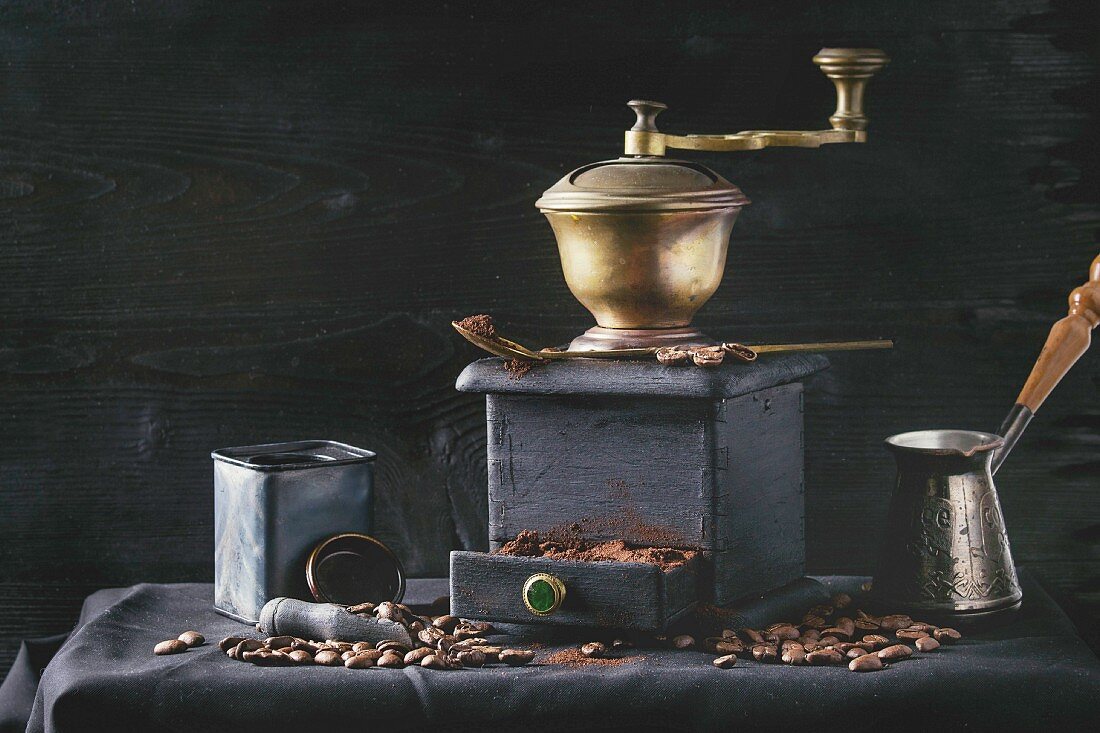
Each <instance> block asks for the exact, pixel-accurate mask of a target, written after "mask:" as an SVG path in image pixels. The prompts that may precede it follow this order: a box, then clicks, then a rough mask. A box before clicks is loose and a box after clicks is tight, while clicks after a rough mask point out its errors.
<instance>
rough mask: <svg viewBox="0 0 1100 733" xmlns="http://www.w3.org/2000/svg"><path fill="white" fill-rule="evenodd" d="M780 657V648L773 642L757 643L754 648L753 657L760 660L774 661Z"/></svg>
mask: <svg viewBox="0 0 1100 733" xmlns="http://www.w3.org/2000/svg"><path fill="white" fill-rule="evenodd" d="M778 657H779V650H778V649H776V648H775V647H774V646H772V645H771V644H757V645H756V646H754V647H753V648H752V658H753V659H755V660H756V661H758V662H774V661H775V660H776V659H777V658H778Z"/></svg>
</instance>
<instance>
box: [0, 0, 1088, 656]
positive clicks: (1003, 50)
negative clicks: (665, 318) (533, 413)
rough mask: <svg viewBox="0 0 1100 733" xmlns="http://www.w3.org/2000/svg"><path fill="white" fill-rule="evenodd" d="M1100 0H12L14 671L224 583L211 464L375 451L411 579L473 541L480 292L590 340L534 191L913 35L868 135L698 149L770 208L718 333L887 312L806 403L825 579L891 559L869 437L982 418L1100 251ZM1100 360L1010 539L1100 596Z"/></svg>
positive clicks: (2, 159)
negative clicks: (129, 588)
mask: <svg viewBox="0 0 1100 733" xmlns="http://www.w3.org/2000/svg"><path fill="white" fill-rule="evenodd" d="M1090 5H1091V3H1085V2H1081V3H1070V2H1065V3H1062V2H1055V3H1054V4H1053V5H1050V4H1048V3H1046V2H1042V1H1041V0H998V1H997V2H977V1H976V0H970V1H968V2H959V1H958V0H937V1H936V2H921V3H916V2H910V1H909V0H897V1H895V2H880V1H877V0H862V1H860V2H845V3H834V2H826V1H824V0H821V1H820V2H777V3H770V2H769V3H762V2H744V3H707V2H686V1H684V0H668V1H667V2H651V3H645V4H643V3H621V2H598V3H596V2H589V3H576V4H572V5H570V4H566V3H537V4H536V3H515V4H509V5H503V4H502V5H495V4H485V3H482V4H476V5H466V4H461V3H452V4H450V5H442V4H440V5H424V6H418V5H417V4H415V3H411V2H406V3H387V4H386V6H387V8H386V9H383V8H382V7H378V6H373V5H370V4H363V3H353V2H347V3H334V2H265V3H239V2H216V1H214V0H208V1H202V0H200V1H196V2H168V1H162V2H148V3H140V2H139V3H131V2H122V1H119V2H106V3H104V2H65V1H63V0H53V1H52V2H47V1H44V0H35V1H25V0H24V1H15V2H7V3H4V4H3V6H0V92H2V93H0V217H2V218H0V222H2V223H0V232H2V236H0V278H2V279H0V283H2V284H0V670H2V669H5V668H6V667H7V665H8V664H9V662H10V659H11V657H12V655H13V654H14V651H15V649H16V648H17V644H18V639H19V638H21V637H24V636H33V635H41V634H46V633H51V632H58V631H61V630H64V629H65V628H67V627H68V626H69V625H70V624H71V623H72V621H73V620H74V618H75V616H76V613H77V610H78V608H79V605H80V602H81V599H82V597H83V596H84V595H85V594H87V593H88V592H90V591H92V590H94V589H96V588H99V587H103V586H111V585H125V584H132V583H138V582H142V581H165V582H167V581H193V580H210V579H211V576H212V560H211V553H212V539H211V534H212V499H211V493H212V492H211V466H210V459H209V451H210V450H211V449H212V448H216V447H223V446H231V445H240V444H247V443H254V442H264V441H277V440H284V439H293V438H300V437H331V438H336V439H340V440H343V441H347V442H350V443H353V444H355V445H359V446H363V447H367V448H371V449H374V450H376V451H377V452H378V453H379V454H380V457H381V460H380V461H379V463H378V478H379V488H380V496H379V506H378V515H379V521H378V524H379V530H378V534H379V536H380V537H382V538H383V539H384V540H385V541H386V542H388V543H390V544H391V545H392V546H393V547H394V548H395V549H396V550H397V551H398V552H399V553H400V554H401V555H402V556H403V557H404V559H405V562H406V565H407V567H408V569H409V570H410V571H411V574H414V575H438V574H442V573H444V572H445V571H446V567H447V552H448V551H449V550H451V549H452V548H458V547H467V548H481V547H484V546H485V544H486V506H485V491H486V476H485V458H484V454H485V430H484V423H483V419H484V417H483V404H482V401H481V400H479V399H478V398H476V397H471V396H464V395H459V394H458V393H456V392H455V391H454V390H453V388H452V385H453V380H454V378H455V376H456V375H457V374H458V372H459V370H460V369H461V368H462V366H463V365H464V364H465V363H466V362H468V361H469V360H471V359H473V358H475V357H477V356H478V355H479V354H478V353H477V352H476V351H475V350H474V349H473V348H472V347H470V346H468V345H467V344H465V342H462V341H461V340H459V339H458V337H457V336H456V335H454V334H453V333H452V332H451V331H450V328H449V325H448V322H449V321H450V320H451V319H452V318H455V317H461V316H464V315H467V314H470V313H474V312H481V311H485V312H490V313H492V314H493V315H494V316H496V317H497V319H498V320H499V321H500V322H501V323H502V325H503V327H504V328H506V329H507V332H508V333H511V334H514V335H515V336H516V337H517V339H518V340H521V341H524V342H529V343H533V344H552V343H559V342H561V341H563V340H566V339H567V338H568V337H570V336H572V335H574V334H575V333H577V332H579V331H580V330H582V329H583V328H585V327H587V326H588V325H589V323H590V321H589V317H588V315H587V314H586V313H585V312H584V311H583V309H582V308H581V307H580V305H579V304H578V303H577V302H576V301H575V300H574V299H573V298H572V297H571V296H570V294H569V292H568V290H567V289H566V287H565V284H564V282H563V280H562V277H561V271H560V266H559V263H558V258H557V253H556V250H555V245H554V240H553V237H552V235H551V232H550V228H549V226H548V225H547V224H546V222H545V221H544V220H543V219H542V218H541V216H540V215H539V214H538V213H537V211H536V210H535V209H534V207H533V206H532V204H533V202H534V200H535V198H536V197H537V196H538V195H539V193H540V192H541V191H542V190H543V189H544V188H546V187H548V186H549V185H551V184H552V183H554V182H555V181H556V180H557V179H558V178H559V177H560V176H561V175H562V174H564V173H565V172H567V171H568V170H570V169H572V168H574V167H576V166H578V165H580V164H582V163H586V162H589V161H592V160H599V159H604V158H609V157H614V156H616V155H618V154H619V152H620V150H621V148H620V146H621V138H622V131H623V130H624V129H625V128H626V127H628V126H629V125H630V124H631V120H632V117H631V115H630V113H629V111H628V110H627V109H626V108H625V107H624V106H623V104H624V102H626V100H628V99H631V98H634V97H643V98H653V99H659V100H662V101H664V102H666V103H668V104H669V105H670V107H671V109H670V111H669V112H667V113H665V115H664V116H663V117H662V120H661V121H662V124H663V125H664V128H665V129H668V130H670V131H701V132H720V131H733V130H738V129H745V128H768V127H779V128H784V127H786V128H790V127H798V128H816V127H821V126H824V125H825V124H826V118H827V116H828V114H829V113H830V112H831V111H832V108H833V107H832V104H833V91H832V86H831V84H829V83H828V82H827V81H826V80H825V79H824V77H822V76H821V74H820V72H819V71H818V70H817V69H816V67H814V66H813V65H812V64H811V63H810V57H811V56H812V55H813V53H814V52H815V51H817V49H818V48H819V47H821V46H823V45H840V44H861V45H878V46H881V47H882V48H884V49H886V50H887V51H888V52H889V53H890V55H891V56H892V57H893V63H891V64H890V66H889V67H887V70H886V71H885V72H883V73H882V74H881V75H880V76H879V77H878V78H877V79H876V80H875V81H873V82H872V85H871V89H870V92H869V102H868V107H869V113H870V116H871V120H872V128H871V136H872V142H871V144H869V145H866V146H850V145H848V146H832V147H828V148H823V149H821V150H816V151H814V150H765V151H760V152H754V153H742V154H737V155H728V156H702V157H700V158H699V159H701V160H703V161H704V162H706V163H707V164H709V165H711V166H712V167H714V168H715V169H717V170H718V171H719V172H721V173H722V174H724V175H725V176H727V177H728V178H730V179H731V180H733V181H734V182H736V183H738V184H739V185H740V186H741V187H742V188H743V189H744V190H745V192H746V193H747V194H748V195H749V197H750V198H752V199H753V201H754V203H753V205H752V206H751V207H749V208H748V209H746V210H745V212H744V213H743V214H742V216H741V219H740V221H739V222H738V224H737V226H736V228H735V230H734V234H733V242H732V247H731V251H730V257H729V263H728V267H727V273H726V278H725V281H724V284H723V286H722V287H721V289H720V290H719V292H718V293H717V295H716V296H715V297H714V299H713V300H712V301H711V302H710V303H709V304H708V305H707V307H706V308H705V309H704V311H703V313H702V314H701V316H700V319H699V322H700V323H701V324H702V325H704V326H706V327H707V328H708V329H710V330H711V331H713V332H714V333H717V334H721V335H722V336H724V337H727V338H730V339H738V340H743V341H749V342H751V341H754V340H772V341H775V340H794V339H806V340H824V339H848V338H860V337H877V336H891V337H895V338H897V339H898V348H897V349H896V350H894V351H893V352H891V353H873V354H872V353H867V354H847V355H837V356H836V357H835V358H834V368H833V369H832V370H831V371H830V372H829V373H827V374H826V375H825V376H823V377H821V378H818V379H817V380H816V382H815V383H813V385H812V386H811V387H810V389H809V391H808V393H807V443H808V446H807V487H808V488H807V511H808V517H809V518H808V522H807V524H808V526H807V541H808V554H809V558H810V563H811V569H812V570H816V571H852V572H867V571H868V570H869V569H870V567H871V566H872V565H873V561H874V556H875V553H876V549H875V548H876V542H877V537H878V532H879V529H880V526H881V521H882V519H883V516H884V513H885V509H886V501H887V497H888V494H889V491H890V484H891V479H892V471H893V469H892V465H891V460H890V458H889V457H888V455H887V454H886V453H885V452H884V451H883V450H882V449H881V447H880V441H881V439H882V437H884V436H886V435H889V434H891V433H894V432H898V431H901V430H906V429H917V428H922V427H935V426H943V427H946V426H957V427H976V428H985V429H995V428H996V427H997V425H998V424H999V422H1000V419H1001V417H1002V416H1003V414H1004V413H1005V412H1006V411H1007V409H1008V408H1009V406H1010V405H1011V404H1012V402H1013V399H1014V397H1015V395H1016V392H1017V390H1018V389H1019V387H1020V385H1021V384H1022V382H1023V380H1024V378H1025V377H1026V375H1027V372H1028V370H1029V368H1030V364H1031V362H1032V360H1033V359H1034V357H1035V355H1036V353H1037V351H1038V349H1039V346H1040V345H1041V343H1042V340H1043V338H1044V337H1045V333H1046V330H1047V328H1048V327H1049V325H1050V323H1051V322H1053V321H1054V320H1055V319H1057V318H1059V317H1061V316H1062V315H1063V314H1064V312H1065V296H1066V294H1067V293H1068V291H1069V290H1070V289H1071V288H1073V287H1074V286H1075V285H1077V284H1079V283H1080V282H1081V281H1082V280H1083V279H1084V277H1085V274H1086V269H1087V266H1088V264H1089V262H1090V261H1091V260H1092V258H1093V257H1094V256H1095V255H1096V254H1097V252H1098V251H1100V246H1098V244H1097V228H1098V226H1097V225H1098V218H1100V216H1098V215H1100V210H1098V206H1097V201H1098V198H1100V180H1098V165H1097V163H1098V160H1097V158H1098V153H1097V150H1098V149H1100V130H1098V125H1097V117H1098V102H1097V100H1098V99H1100V95H1098V93H1097V91H1098V90H1097V86H1098V85H1097V54H1098V45H1097V33H1096V27H1097V23H1096V19H1095V17H1093V16H1092V15H1091V12H1090V11H1089V10H1088V7H1089V6H1090ZM1098 392H1100V353H1097V352H1096V351H1094V353H1092V354H1090V355H1088V356H1086V357H1085V358H1084V359H1083V360H1082V362H1081V363H1080V365H1079V366H1078V368H1077V369H1076V371H1075V372H1073V373H1072V374H1071V375H1070V376H1069V377H1068V378H1067V379H1066V380H1065V381H1064V383H1063V384H1062V386H1061V387H1060V388H1059V390H1058V392H1056V393H1055V395H1054V396H1053V397H1052V398H1051V399H1050V401H1049V402H1048V404H1047V405H1045V406H1044V408H1043V410H1042V411H1041V413H1040V415H1039V417H1038V418H1037V420H1036V422H1035V424H1034V425H1033V427H1032V428H1031V430H1030V433H1029V434H1028V436H1027V437H1026V438H1025V440H1024V442H1023V443H1022V444H1021V446H1020V447H1019V448H1018V450H1017V452H1016V454H1015V455H1014V456H1013V457H1012V459H1011V461H1010V462H1009V463H1008V464H1006V466H1005V469H1004V470H1003V471H1002V472H1001V474H999V476H998V483H999V484H1000V490H1001V496H1002V501H1003V504H1004V509H1005V513H1006V516H1007V522H1008V526H1009V530H1010V537H1011V538H1012V542H1013V548H1014V550H1015V553H1016V556H1017V559H1018V560H1019V561H1021V562H1023V563H1026V564H1027V565H1029V566H1031V567H1032V568H1033V569H1034V570H1035V571H1036V572H1038V573H1039V575H1040V577H1041V578H1043V579H1044V580H1045V581H1046V582H1047V583H1048V584H1049V585H1050V586H1051V587H1052V588H1054V589H1056V590H1057V591H1059V592H1060V593H1061V594H1062V597H1063V598H1064V599H1065V600H1066V601H1067V602H1068V603H1069V604H1070V606H1071V607H1072V608H1073V609H1075V612H1076V613H1077V614H1078V618H1079V619H1089V618H1096V617H1097V615H1098V614H1097V611H1098V610H1100V491H1098V489H1100V453H1098V446H1100V399H1098V397H1100V394H1098Z"/></svg>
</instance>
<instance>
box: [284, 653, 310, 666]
mask: <svg viewBox="0 0 1100 733" xmlns="http://www.w3.org/2000/svg"><path fill="white" fill-rule="evenodd" d="M287 656H288V657H290V658H291V659H293V660H294V662H295V663H296V664H313V655H312V654H310V653H309V652H307V651H303V650H301V649H295V650H294V651H292V652H291V653H290V654H288V655H287Z"/></svg>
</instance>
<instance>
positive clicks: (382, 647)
mask: <svg viewBox="0 0 1100 733" xmlns="http://www.w3.org/2000/svg"><path fill="white" fill-rule="evenodd" d="M375 648H376V649H377V650H378V651H380V652H388V651H394V652H397V653H399V654H400V655H401V656H405V655H406V654H408V653H409V652H411V651H412V649H409V647H408V646H407V645H405V644H402V643H401V642H399V641H391V640H389V639H387V640H386V641H380V642H378V644H377V645H376V646H375Z"/></svg>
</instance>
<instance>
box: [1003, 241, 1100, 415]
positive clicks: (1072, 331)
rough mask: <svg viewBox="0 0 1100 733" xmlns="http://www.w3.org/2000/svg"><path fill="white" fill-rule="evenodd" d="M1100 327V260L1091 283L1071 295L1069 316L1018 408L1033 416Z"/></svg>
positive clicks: (1039, 361) (1048, 346) (1052, 331)
mask: <svg viewBox="0 0 1100 733" xmlns="http://www.w3.org/2000/svg"><path fill="white" fill-rule="evenodd" d="M1097 324H1100V256H1098V257H1097V258H1096V259H1095V260H1093V261H1092V269H1091V270H1090V271H1089V281H1088V282H1087V283H1085V284H1084V285H1082V286H1081V287H1079V288H1077V289H1075V290H1074V291H1073V292H1072V293H1070V294H1069V315H1068V316H1066V317H1065V318H1063V319H1062V320H1060V321H1058V322H1057V323H1055V324H1054V327H1053V328H1051V329H1050V335H1049V336H1047V342H1046V343H1045V344H1044V345H1043V350H1042V351H1041V352H1040V353H1039V358H1038V359H1037V360H1036V361H1035V366H1034V367H1033V368H1032V370H1031V376H1029V377H1028V378H1027V383H1026V384H1024V388H1023V389H1022V390H1020V396H1019V397H1017V398H1016V404H1018V405H1023V406H1024V407H1026V408H1028V409H1029V410H1031V411H1032V412H1035V411H1036V410H1038V409H1039V405H1041V404H1043V400H1045V399H1046V398H1047V396H1048V395H1049V394H1050V393H1051V392H1052V391H1053V390H1054V388H1055V387H1056V386H1058V382H1060V381H1062V377H1064V376H1065V375H1066V372H1068V371H1069V370H1070V367H1072V366H1073V365H1074V363H1075V362H1076V361H1077V360H1078V359H1080V358H1081V355H1082V354H1084V353H1085V351H1087V350H1088V348H1089V343H1090V342H1091V340H1092V329H1094V328H1096V326H1097Z"/></svg>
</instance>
